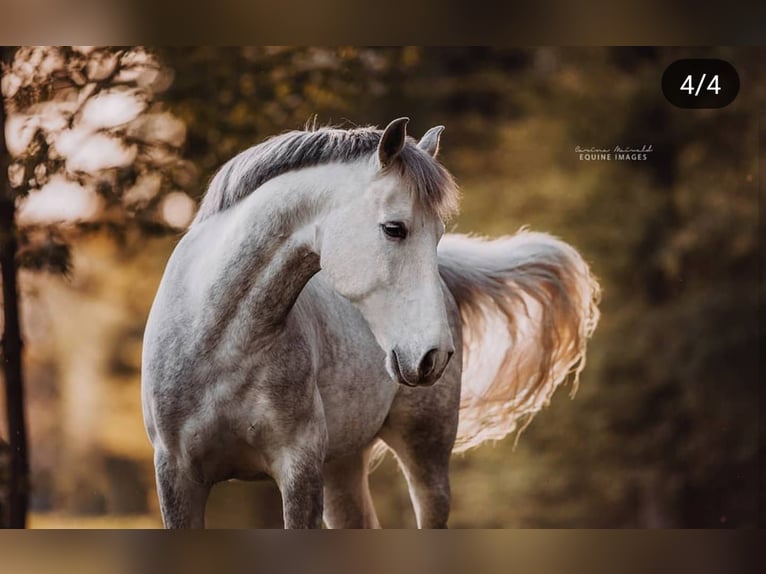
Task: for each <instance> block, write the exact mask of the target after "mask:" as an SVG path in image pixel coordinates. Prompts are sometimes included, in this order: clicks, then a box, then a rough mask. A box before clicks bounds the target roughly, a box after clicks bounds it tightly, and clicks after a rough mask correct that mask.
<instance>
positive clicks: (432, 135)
mask: <svg viewBox="0 0 766 574" xmlns="http://www.w3.org/2000/svg"><path fill="white" fill-rule="evenodd" d="M443 131H444V126H434V127H432V128H431V129H430V130H428V131H427V132H426V133H425V134H423V137H422V138H420V141H419V142H418V147H419V148H420V149H422V150H423V151H424V152H426V153H428V155H430V156H431V157H436V154H438V153H439V139H440V138H441V137H442V132H443Z"/></svg>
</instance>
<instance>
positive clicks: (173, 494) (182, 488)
mask: <svg viewBox="0 0 766 574" xmlns="http://www.w3.org/2000/svg"><path fill="white" fill-rule="evenodd" d="M154 467H155V473H156V478H157V494H158V495H159V499H160V511H161V512H162V522H163V523H164V525H165V528H204V527H205V505H206V504H207V498H208V495H209V493H210V485H208V484H203V483H200V482H197V481H195V480H194V479H193V477H191V476H189V474H188V472H185V471H184V470H183V469H181V468H179V467H178V466H176V465H175V464H174V463H173V462H172V460H171V459H170V458H168V457H167V456H165V455H163V454H161V453H158V454H155V457H154Z"/></svg>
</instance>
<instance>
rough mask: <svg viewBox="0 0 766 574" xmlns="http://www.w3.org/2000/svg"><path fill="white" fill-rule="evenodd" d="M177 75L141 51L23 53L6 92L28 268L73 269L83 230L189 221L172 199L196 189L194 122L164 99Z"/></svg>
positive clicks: (120, 232) (143, 229)
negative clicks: (187, 148) (188, 127)
mask: <svg viewBox="0 0 766 574" xmlns="http://www.w3.org/2000/svg"><path fill="white" fill-rule="evenodd" d="M171 77H172V76H171V74H170V71H169V70H167V69H166V68H164V67H163V66H161V65H160V62H159V61H158V60H157V57H156V56H155V55H154V54H152V53H151V52H149V51H148V50H146V49H145V48H141V47H135V48H112V47H89V46H77V47H54V46H30V47H20V48H18V49H17V50H16V51H15V54H14V57H13V61H12V63H11V64H10V65H9V66H7V69H5V70H3V73H2V95H3V98H4V101H5V105H6V110H7V114H8V120H7V125H6V134H7V145H8V151H9V152H10V155H11V158H12V161H11V163H10V168H9V170H8V175H9V180H10V182H11V185H12V187H13V188H14V191H15V193H16V195H17V196H18V197H19V198H20V200H21V201H19V202H18V207H19V213H18V216H17V220H18V221H17V223H18V233H19V238H18V239H19V245H20V253H19V263H20V264H21V266H22V267H24V268H27V269H32V270H36V271H40V270H46V271H51V272H54V273H66V272H69V271H70V269H71V252H70V245H69V242H70V241H71V240H76V239H77V237H78V236H79V235H80V234H82V233H83V232H88V231H93V230H95V229H106V230H107V231H108V232H110V233H111V234H112V235H114V236H120V237H122V236H124V235H125V234H126V233H131V232H133V233H136V234H139V235H142V234H146V233H152V232H154V233H158V232H163V231H167V229H168V228H169V227H170V228H173V227H175V228H178V227H183V226H185V225H186V223H188V219H187V220H186V221H180V224H179V222H178V221H176V219H177V218H173V217H172V215H173V214H172V213H171V214H169V213H168V210H167V206H168V203H167V200H168V199H169V197H168V194H169V193H170V194H171V195H175V196H176V201H177V199H178V196H182V195H183V193H182V192H183V191H184V190H185V189H187V188H189V187H192V186H194V185H195V184H196V182H195V176H196V173H195V171H194V166H193V164H191V163H190V162H188V161H184V160H183V159H182V158H181V157H180V155H179V149H180V147H181V145H182V144H183V142H184V139H185V125H184V124H183V122H181V121H180V120H179V119H178V118H176V117H174V116H173V115H171V114H169V113H167V111H166V110H165V109H164V108H163V106H162V104H161V103H159V102H158V101H157V99H156V96H157V95H158V94H160V93H161V92H162V91H164V90H165V89H166V88H167V86H168V85H169V82H170V80H171ZM186 201H187V202H188V204H189V210H191V202H190V201H189V200H188V199H187V200H186ZM52 206H53V207H52ZM169 215H170V216H169Z"/></svg>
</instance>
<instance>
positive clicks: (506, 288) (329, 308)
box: [142, 118, 598, 528]
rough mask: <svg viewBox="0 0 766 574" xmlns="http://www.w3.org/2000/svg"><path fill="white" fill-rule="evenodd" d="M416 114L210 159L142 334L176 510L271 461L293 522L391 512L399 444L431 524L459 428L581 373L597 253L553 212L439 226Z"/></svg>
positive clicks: (444, 212) (486, 420)
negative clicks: (528, 222) (497, 233)
mask: <svg viewBox="0 0 766 574" xmlns="http://www.w3.org/2000/svg"><path fill="white" fill-rule="evenodd" d="M406 125H407V118H400V119H397V120H395V121H393V122H391V124H389V126H388V127H387V128H386V129H385V130H384V131H380V130H376V129H372V128H362V129H351V130H340V129H331V128H320V129H314V130H308V131H294V132H288V133H285V134H283V135H279V136H276V137H274V138H271V139H269V140H267V141H265V142H264V143H261V144H260V145H256V146H255V147H252V148H250V149H249V150H247V151H244V152H242V153H241V154H239V155H238V156H236V157H235V158H233V159H232V160H230V161H229V162H228V163H226V164H225V165H224V166H223V167H222V168H221V170H220V171H219V172H218V173H217V175H216V176H215V177H214V178H213V180H212V182H211V184H210V187H209V189H208V191H207V194H206V196H205V198H204V200H203V202H202V205H201V207H200V210H199V213H198V214H197V217H196V219H195V220H194V222H193V223H192V225H191V227H190V229H189V230H188V232H187V233H186V234H185V235H184V237H183V238H182V239H181V241H180V242H179V243H178V246H177V247H176V249H175V251H174V252H173V255H172V256H171V258H170V261H169V262H168V265H167V269H166V270H165V274H164V276H163V278H162V282H161V284H160V287H159V290H158V292H157V296H156V299H155V301H154V305H153V307H152V310H151V313H150V315H149V319H148V322H147V326H146V333H145V337H144V352H143V372H142V398H143V412H144V419H145V422H146V428H147V432H148V434H149V438H150V440H151V442H152V445H153V446H154V453H155V454H154V463H155V469H156V476H157V490H158V493H159V499H160V506H161V510H162V518H163V521H164V524H165V526H166V527H168V528H177V527H202V526H204V515H205V503H206V500H207V497H208V493H209V491H210V488H211V487H212V485H213V484H215V483H216V482H219V481H223V480H227V479H232V478H237V479H245V480H251V479H259V478H266V477H271V478H272V479H273V480H275V481H276V483H277V485H278V486H279V489H280V491H281V493H282V499H283V511H284V523H285V526H286V527H288V528H296V527H320V526H321V525H322V519H323V517H324V521H325V523H326V524H327V526H329V527H376V526H379V524H378V520H377V517H376V515H375V509H374V507H373V504H372V500H371V497H370V491H369V487H368V478H367V474H368V471H369V468H370V463H371V459H373V458H374V457H375V455H376V451H377V449H378V447H380V445H382V444H385V445H386V446H387V447H388V448H390V449H391V450H392V451H393V452H394V453H395V455H396V457H397V459H398V461H399V463H400V465H401V467H402V469H403V471H404V474H405V477H406V479H407V482H408V484H409V490H410V496H411V499H412V503H413V506H414V509H415V513H416V517H417V523H418V526H419V527H425V528H431V527H444V526H446V525H447V519H448V515H449V509H450V485H449V476H448V469H449V461H450V455H451V453H452V452H453V450H465V449H468V448H471V447H473V446H475V445H477V444H479V443H480V442H482V441H484V440H487V439H499V438H502V437H504V436H506V435H507V434H508V433H510V432H512V431H513V430H514V429H517V427H518V425H519V423H523V422H524V421H526V420H528V419H529V417H531V416H532V415H533V414H534V413H535V412H537V411H538V410H539V409H540V408H541V407H542V406H543V405H544V404H545V403H546V402H547V401H548V399H549V397H550V395H551V393H553V391H554V390H555V388H556V387H557V385H559V384H560V383H561V382H562V381H564V380H565V379H567V377H568V376H570V375H571V376H573V377H574V379H575V380H576V377H577V375H578V374H579V372H580V370H581V369H582V366H583V363H584V355H585V345H586V341H587V339H588V337H589V336H590V334H591V333H592V332H593V329H594V328H595V326H596V322H597V320H598V310H597V308H596V303H597V298H598V285H597V283H596V282H595V280H594V279H593V277H592V276H591V274H590V272H589V269H588V266H587V265H586V264H585V262H584V261H583V259H582V258H581V257H580V256H579V254H578V253H577V252H576V251H575V250H574V249H573V248H572V247H570V246H569V245H567V244H565V243H563V242H561V241H559V240H558V239H555V238H554V237H551V236H549V235H545V234H541V233H531V232H525V231H522V232H519V233H517V234H516V235H513V236H510V237H503V238H500V239H495V240H492V241H489V240H484V239H479V238H474V237H467V236H463V235H451V234H447V235H444V236H443V233H444V223H443V221H444V220H445V219H446V218H448V217H449V216H450V215H452V214H453V213H454V212H455V211H456V210H457V206H458V190H457V187H456V185H455V183H454V181H453V179H452V177H451V176H450V174H449V173H448V172H447V171H446V170H445V168H444V167H443V166H442V165H441V164H440V163H439V162H437V161H436V159H435V158H436V155H437V152H438V149H439V137H440V134H441V131H442V127H441V126H440V127H436V128H432V129H431V130H429V131H428V132H427V133H426V134H425V135H424V136H423V137H422V138H421V140H420V141H419V142H416V141H414V140H413V139H412V138H410V137H408V136H407V135H406ZM461 382H462V385H461ZM381 441H382V442H381Z"/></svg>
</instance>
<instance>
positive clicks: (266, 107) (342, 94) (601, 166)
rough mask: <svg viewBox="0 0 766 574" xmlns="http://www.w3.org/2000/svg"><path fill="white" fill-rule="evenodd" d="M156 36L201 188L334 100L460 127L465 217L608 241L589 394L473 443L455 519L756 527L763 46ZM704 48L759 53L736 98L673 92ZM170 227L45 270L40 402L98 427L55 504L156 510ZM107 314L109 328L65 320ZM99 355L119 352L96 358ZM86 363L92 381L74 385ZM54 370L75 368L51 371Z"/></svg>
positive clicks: (384, 485) (226, 498)
mask: <svg viewBox="0 0 766 574" xmlns="http://www.w3.org/2000/svg"><path fill="white" fill-rule="evenodd" d="M156 53H157V54H158V57H159V59H160V61H161V62H162V63H163V66H165V67H167V69H169V70H171V71H172V73H173V78H172V84H171V85H170V86H169V87H168V89H167V90H165V91H164V95H163V101H164V104H165V105H166V106H167V107H168V109H169V110H170V111H171V112H172V113H173V114H175V115H176V116H178V117H179V118H180V119H181V120H182V121H183V122H184V123H185V125H186V129H187V137H186V141H185V144H184V147H183V149H182V154H183V156H184V158H185V159H187V160H189V161H191V162H192V163H193V164H194V165H195V166H196V167H197V169H198V171H199V178H198V179H197V180H196V182H197V183H196V186H190V187H189V192H190V193H191V194H192V195H195V196H197V197H198V196H199V195H200V194H201V193H202V192H203V191H204V184H205V182H206V181H208V180H209V178H210V176H211V175H212V173H213V172H214V170H215V169H216V168H217V167H218V166H220V164H222V163H223V162H224V161H226V160H227V159H229V158H230V157H231V156H232V155H233V154H235V153H236V152H238V151H240V150H242V149H244V148H246V147H248V146H250V145H252V144H254V143H256V142H257V141H259V140H261V139H262V138H264V137H267V136H269V135H271V134H274V133H278V132H280V131H283V130H286V129H295V128H300V127H302V126H303V125H304V124H305V123H306V122H313V121H317V122H318V123H320V124H326V123H333V124H339V125H342V126H350V125H356V124H378V125H380V124H385V123H386V122H387V121H389V120H390V119H391V118H393V117H396V116H399V115H408V116H410V117H411V118H412V121H411V124H410V127H411V132H412V134H413V135H415V136H419V135H420V134H421V133H423V132H424V131H425V130H426V129H428V128H429V127H431V126H432V125H435V124H444V125H446V126H447V130H446V132H445V134H444V136H443V139H442V151H441V154H442V155H441V159H442V161H443V162H444V164H445V165H446V166H447V167H448V168H449V169H450V170H451V171H452V172H453V173H454V174H455V176H456V178H457V179H458V181H459V183H460V184H461V187H462V189H463V194H464V199H463V209H462V213H461V215H460V216H459V217H457V218H456V220H455V221H453V222H451V224H450V227H452V228H453V229H454V230H456V231H458V232H477V233H484V234H489V235H497V234H507V233H513V232H514V231H515V230H517V229H518V228H519V227H521V226H522V225H530V226H531V227H532V228H533V229H538V230H544V231H549V232H552V233H554V234H556V235H558V236H560V237H562V238H564V239H565V240H566V241H568V242H570V243H572V244H573V245H575V246H576V247H577V248H578V249H579V250H580V251H581V252H582V253H583V255H584V256H585V258H586V259H587V260H588V261H589V262H590V263H591V265H592V267H593V269H594V271H595V273H596V274H597V275H598V276H599V278H600V280H601V282H602V284H603V287H604V298H603V303H602V321H601V324H600V325H599V328H598V329H597V331H596V335H595V337H594V339H593V341H592V343H591V345H590V351H589V357H588V365H587V367H586V370H585V372H584V373H583V376H582V384H581V387H580V389H579V391H578V393H577V395H576V397H575V400H574V401H570V400H569V397H568V394H567V392H566V391H561V392H559V393H558V394H557V395H556V396H555V397H554V400H553V401H552V404H551V406H550V407H549V408H548V409H546V410H545V411H543V412H542V413H540V414H539V415H538V416H537V418H536V419H535V421H534V422H533V423H532V425H531V426H530V427H529V428H528V430H526V431H525V433H524V434H523V435H522V437H521V440H520V442H519V445H518V447H517V448H516V449H515V450H514V449H513V445H512V442H513V441H512V440H507V441H504V442H501V443H498V444H496V445H486V446H484V447H482V448H479V449H477V450H475V451H473V452H470V453H468V454H466V455H463V456H460V457H456V458H455V459H454V462H453V470H452V480H453V497H454V503H453V512H452V520H451V524H452V525H453V526H455V527H479V526H484V527H510V526H526V527H552V526H558V527H570V526H572V527H574V526H579V527H655V526H663V527H664V526H686V527H689V526H694V527H730V526H755V524H756V520H757V504H756V495H757V477H756V465H755V461H756V459H757V456H756V455H757V449H758V438H759V437H758V436H757V432H758V427H757V424H756V422H757V415H758V412H757V390H758V389H757V384H758V378H757V358H758V354H757V336H758V333H757V327H758V324H757V323H758V316H759V313H760V311H761V309H760V307H759V306H758V295H759V294H761V295H762V294H763V290H762V286H761V285H760V284H759V282H758V276H757V271H756V270H757V265H758V263H759V260H758V257H759V252H758V236H759V228H758V225H759V220H758V211H757V207H758V192H759V191H758V188H757V185H758V164H759V162H763V160H764V156H763V153H764V152H763V149H762V148H761V151H760V152H759V151H758V150H759V145H758V142H759V137H760V138H761V139H762V137H763V135H764V134H763V133H761V134H759V133H758V132H757V130H758V129H759V128H758V125H759V124H758V122H757V121H756V117H757V114H758V113H759V110H762V109H764V103H765V102H766V83H764V81H763V80H764V79H763V77H762V76H761V75H760V74H761V70H762V64H761V60H762V58H761V57H760V56H761V54H759V52H758V51H756V50H745V49H742V50H739V49H717V50H706V49H696V50H693V49H678V48H668V49H657V48H614V49H607V48H577V49H555V48H538V49H507V50H501V49H491V48H172V49H161V50H157V51H156ZM694 56H707V57H721V58H724V59H727V60H729V61H731V62H732V63H733V64H734V65H735V66H736V67H737V69H738V70H739V72H740V75H741V78H742V86H743V88H742V91H741V93H740V95H739V97H738V99H737V100H736V101H735V102H734V103H733V104H732V105H731V106H729V107H727V108H725V109H722V110H680V109H676V108H673V107H672V106H671V105H670V104H669V103H667V102H666V101H665V99H664V98H663V96H662V94H661V92H660V88H659V86H660V77H661V74H662V71H663V70H664V68H665V67H666V66H667V65H668V64H669V63H670V62H672V61H674V60H675V59H678V58H682V57H694ZM761 124H763V122H761ZM764 125H766V124H764ZM761 129H763V128H761ZM643 144H647V145H651V146H652V147H653V150H654V151H653V152H651V153H650V154H649V157H648V158H647V160H646V161H632V162H618V161H611V162H589V161H581V160H580V159H579V158H578V154H577V153H575V151H574V150H575V147H576V146H581V147H613V146H615V145H621V146H624V147H625V146H637V147H640V146H641V145H643ZM758 153H760V154H761V156H760V157H759V156H758ZM172 243H173V241H172V239H168V238H165V239H153V240H151V241H148V240H146V241H145V240H138V239H137V240H135V241H132V242H128V243H127V244H124V245H123V246H122V247H120V248H112V247H106V245H108V244H109V241H108V240H107V239H106V238H104V237H102V236H98V237H96V238H92V239H90V240H88V241H87V242H83V243H82V244H78V245H77V246H76V249H75V257H76V258H77V257H79V259H77V261H79V262H81V263H78V262H77V261H76V264H75V272H74V274H73V278H72V280H71V282H70V283H69V284H63V283H61V282H60V281H59V280H51V282H49V283H46V284H44V285H43V284H40V283H37V284H35V287H34V288H35V289H38V292H37V294H36V295H35V297H37V299H35V300H36V301H38V302H39V301H47V302H48V305H49V307H48V308H49V311H50V314H51V317H50V318H49V319H47V321H48V322H49V323H57V322H58V323H59V327H58V328H57V331H56V334H55V335H51V336H49V338H48V339H47V340H48V344H49V345H50V346H49V347H48V348H47V352H48V353H49V355H48V356H49V357H50V356H54V357H57V358H55V359H50V358H49V359H47V361H48V362H47V363H46V362H45V361H44V360H43V356H45V352H43V351H40V352H39V353H38V355H37V359H36V360H37V361H39V365H38V368H37V370H36V373H37V374H36V379H35V380H34V382H33V385H34V389H36V390H34V389H33V391H32V392H33V394H35V393H36V394H37V398H36V401H37V402H36V403H35V405H36V406H35V407H34V409H35V410H34V411H33V413H32V417H33V419H35V418H36V417H35V413H38V412H48V413H51V412H58V413H59V414H60V415H61V417H60V419H58V420H60V425H61V426H62V427H66V428H64V429H63V430H61V429H60V430H59V431H58V432H59V433H60V436H61V437H63V438H61V439H60V441H61V442H66V441H79V443H78V444H80V445H81V446H82V450H84V451H87V452H88V453H89V458H88V460H89V461H90V463H89V465H90V466H88V473H87V476H86V474H85V473H83V469H82V468H72V467H68V466H65V467H64V468H63V469H61V468H60V467H59V466H58V465H57V464H56V463H55V462H52V461H56V460H58V458H60V453H59V452H58V451H57V450H56V449H55V448H52V447H51V448H48V449H47V450H44V452H42V453H39V454H38V455H37V456H38V458H37V459H35V465H36V466H35V468H36V477H37V483H36V484H37V491H36V492H37V495H36V496H37V503H38V508H40V509H45V508H52V509H56V510H61V509H62V508H66V509H67V510H68V511H70V512H80V513H82V512H92V513H98V512H109V513H119V512H123V513H125V512H139V513H140V512H146V511H147V510H149V511H151V512H153V513H156V501H155V500H154V491H153V487H152V475H151V458H150V457H151V455H150V450H149V448H148V443H147V442H146V441H145V439H144V437H143V436H142V435H141V433H142V431H141V428H140V427H141V422H140V417H141V414H140V403H139V400H138V388H139V364H140V338H141V332H142V328H143V322H144V320H145V317H146V312H147V311H148V308H149V305H150V303H151V298H152V296H153V290H154V289H155V288H156V285H157V283H158V281H159V278H160V276H161V273H162V270H163V267H164V263H165V261H166V260H167V257H168V255H169V253H170V251H171V249H172ZM78 253H79V255H78ZM99 261H100V263H99ZM54 295H55V296H54ZM62 309H66V310H65V311H63V310H62ZM107 310H109V311H108V312H107ZM97 314H100V318H99V319H98V321H97V323H98V325H97V326H94V327H91V328H89V329H88V333H84V334H83V335H82V336H81V337H72V338H71V340H68V341H66V344H64V343H62V342H61V341H57V340H58V339H59V338H62V337H63V338H65V339H66V338H67V333H74V332H77V327H75V325H77V324H78V321H79V322H85V323H87V322H88V321H90V320H92V319H93V318H94V317H96V315H97ZM38 320H40V321H42V319H40V318H38ZM94 320H95V319H94ZM29 321H32V318H30V319H29ZM39 332H40V333H43V332H48V333H51V332H52V330H51V329H50V328H48V329H47V331H46V329H45V328H41V330H40V331H39ZM40 338H41V339H45V336H44V335H42V334H40ZM78 339H79V340H78ZM40 348H42V346H41V347H40ZM81 354H82V358H81V359H78V360H72V359H67V360H63V359H62V356H67V357H78V358H79V357H81ZM88 358H90V359H88ZM85 360H93V361H96V363H97V366H95V367H92V368H91V369H90V370H89V371H88V372H87V373H85V374H84V375H83V373H82V368H83V367H82V365H81V364H80V363H81V362H82V361H85ZM46 373H47V375H46ZM83 376H85V380H86V381H87V384H83V383H82V380H83V379H82V377H83ZM46 377H47V379H46ZM77 377H80V384H79V386H78V387H77V388H78V390H77V392H76V393H74V391H71V390H70V391H68V392H64V390H63V388H64V387H65V386H67V385H71V384H73V383H72V381H73V380H75V379H76V378H77ZM100 378H105V379H106V382H104V381H102V380H100ZM44 380H52V381H53V382H51V383H50V387H51V389H52V390H51V391H50V392H49V393H48V394H45V393H43V391H42V390H40V389H42V388H43V387H44V385H43V383H42V382H41V381H44ZM73 393H74V394H73ZM65 395H66V396H70V397H72V398H71V399H70V400H82V397H83V396H87V397H88V399H87V400H86V401H85V404H86V407H87V408H90V409H94V410H93V411H91V412H90V414H89V415H88V416H87V417H85V419H86V420H83V418H82V412H83V410H82V409H83V408H85V407H82V406H80V408H79V409H78V407H77V405H78V403H76V402H75V403H73V404H69V403H67V401H65V400H62V399H61V397H62V396H65ZM62 404H64V405H67V404H69V406H64V407H62V406H61V405H62ZM43 405H45V406H43ZM37 409H41V410H39V411H38V410H37ZM42 409H47V410H42ZM56 409H58V411H56ZM62 413H64V414H62ZM66 413H68V414H66ZM53 416H55V415H53ZM40 418H42V416H40V417H37V421H35V420H33V421H32V424H33V435H34V433H35V432H36V433H37V434H36V437H37V438H36V439H35V440H34V442H33V444H36V445H40V444H41V443H44V442H46V441H47V440H49V437H50V435H49V434H46V433H50V432H54V429H55V427H56V423H48V424H47V427H46V426H45V425H43V424H42V423H41V421H40ZM109 421H115V422H114V424H111V423H110V422H109ZM35 425H36V426H35ZM105 427H110V428H109V431H108V432H105V433H101V429H103V428H105ZM46 428H47V430H45V429H46ZM67 429H68V430H67ZM77 429H79V430H77ZM136 433H138V439H137V438H136ZM94 435H95V436H94ZM107 435H108V436H107ZM141 441H143V442H141ZM54 442H55V441H54ZM62 475H65V476H62ZM86 478H87V480H86ZM66 481H69V483H70V486H68V487H67V488H63V487H61V486H60V485H61V484H63V483H64V482H66ZM75 483H76V484H79V486H77V485H76V484H75ZM372 484H373V487H372V488H373V496H374V498H375V501H376V506H377V508H378V512H379V515H380V517H381V521H382V523H383V525H384V526H411V525H413V524H414V518H413V514H412V511H411V508H410V505H409V501H408V499H407V492H406V486H405V482H404V479H403V477H402V476H401V473H400V472H399V471H398V470H397V469H396V467H395V463H394V462H393V461H392V460H391V458H390V457H389V459H387V460H386V462H385V463H384V464H383V465H382V466H381V468H379V469H378V470H376V471H375V473H373V475H372ZM51 493H53V494H51ZM56 493H57V494H56ZM142 497H143V498H142ZM276 497H278V493H277V492H276V490H275V489H274V488H273V487H272V486H270V485H263V484H254V485H251V484H240V483H232V484H225V485H220V486H218V487H216V489H215V490H214V493H213V497H212V499H211V502H210V504H209V509H208V513H209V517H210V520H211V524H212V525H214V526H215V525H227V524H228V525H243V526H244V525H261V526H264V525H276V524H278V523H279V506H278V504H277V503H275V500H277V501H278V499H277V498H276ZM126 498H127V499H129V500H131V501H133V502H132V503H131V504H125V502H124V501H125V500H126ZM62 501H65V502H62ZM147 505H148V506H147Z"/></svg>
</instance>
